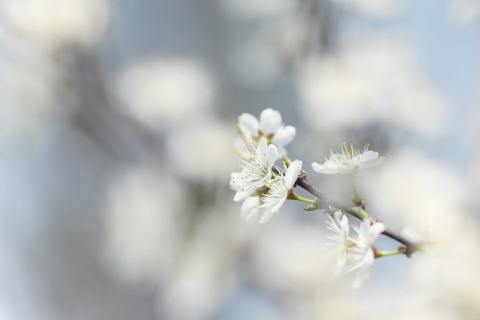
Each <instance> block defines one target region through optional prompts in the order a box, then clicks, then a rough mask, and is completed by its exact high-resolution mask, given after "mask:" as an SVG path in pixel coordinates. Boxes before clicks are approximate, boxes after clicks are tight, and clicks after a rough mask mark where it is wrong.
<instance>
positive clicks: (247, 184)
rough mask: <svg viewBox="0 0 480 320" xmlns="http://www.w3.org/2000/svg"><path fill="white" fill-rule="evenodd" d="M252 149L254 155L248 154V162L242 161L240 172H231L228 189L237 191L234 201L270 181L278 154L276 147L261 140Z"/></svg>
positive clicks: (243, 197)
mask: <svg viewBox="0 0 480 320" xmlns="http://www.w3.org/2000/svg"><path fill="white" fill-rule="evenodd" d="M254 149H255V154H250V155H251V159H250V161H245V160H242V163H243V166H242V167H243V170H242V172H233V173H232V175H231V179H230V187H231V188H232V189H234V190H235V191H237V193H236V194H235V197H234V199H233V200H234V201H241V200H244V199H246V198H247V197H248V196H250V195H251V194H253V193H254V192H255V190H256V189H257V188H259V187H262V186H264V185H265V184H266V182H267V181H268V180H270V179H271V176H272V166H273V164H274V163H275V160H276V159H277V154H278V151H277V147H275V146H274V145H273V144H270V145H268V144H267V141H266V140H265V139H261V140H260V143H259V145H258V146H257V147H256V148H255V147H254Z"/></svg>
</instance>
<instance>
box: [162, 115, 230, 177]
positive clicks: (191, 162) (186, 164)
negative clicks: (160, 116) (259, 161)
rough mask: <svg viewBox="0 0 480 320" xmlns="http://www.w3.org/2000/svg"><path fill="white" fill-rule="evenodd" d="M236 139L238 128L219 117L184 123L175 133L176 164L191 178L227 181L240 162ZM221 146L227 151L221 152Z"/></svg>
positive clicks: (182, 172) (172, 136) (172, 147)
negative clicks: (233, 144)
mask: <svg viewBox="0 0 480 320" xmlns="http://www.w3.org/2000/svg"><path fill="white" fill-rule="evenodd" d="M234 140H235V130H234V129H233V128H232V127H231V126H227V125H225V124H224V123H222V122H221V121H219V120H216V119H211V118H209V117H206V118H203V117H202V118H200V117H199V118H196V119H194V120H193V121H192V122H187V123H184V126H179V127H177V130H174V131H173V133H172V135H171V143H170V144H169V150H170V155H171V157H172V160H173V163H172V166H174V167H175V168H176V169H175V170H176V171H177V172H178V173H179V174H180V175H183V176H186V177H189V178H194V179H200V180H204V181H215V180H216V179H221V180H222V181H223V180H225V179H226V177H228V176H230V173H231V172H232V171H233V170H234V169H235V168H236V166H237V157H236V155H235V152H234V151H233V150H234V149H233V146H232V141H234ZM219 150H224V151H225V150H226V152H223V153H221V154H219ZM229 150H231V152H228V151H229Z"/></svg>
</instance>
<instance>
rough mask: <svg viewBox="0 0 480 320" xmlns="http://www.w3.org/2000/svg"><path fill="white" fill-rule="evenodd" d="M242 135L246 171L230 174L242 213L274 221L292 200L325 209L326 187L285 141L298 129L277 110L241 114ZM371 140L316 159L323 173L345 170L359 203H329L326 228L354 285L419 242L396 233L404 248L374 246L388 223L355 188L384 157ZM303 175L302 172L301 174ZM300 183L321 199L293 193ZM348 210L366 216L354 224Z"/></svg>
mask: <svg viewBox="0 0 480 320" xmlns="http://www.w3.org/2000/svg"><path fill="white" fill-rule="evenodd" d="M237 128H238V132H239V134H240V137H241V139H240V140H241V143H239V145H240V146H241V148H242V150H241V154H242V155H243V159H242V160H241V168H242V170H241V172H234V173H232V174H231V179H230V187H231V188H232V189H233V190H235V191H236V194H235V196H234V201H243V204H242V207H241V215H240V216H241V217H242V218H244V219H250V218H253V217H255V216H261V218H260V223H265V222H267V221H269V220H270V219H271V218H272V217H273V216H274V215H275V214H276V213H278V212H279V210H280V208H281V207H282V205H283V204H284V203H285V201H286V200H287V199H290V200H297V201H302V202H306V203H309V206H307V207H306V208H305V210H318V209H326V206H325V203H322V202H325V199H323V198H324V197H323V195H322V194H321V192H320V191H319V190H318V189H317V188H315V187H313V186H312V185H311V184H310V183H309V182H308V180H306V173H305V172H304V171H302V161H300V160H294V161H292V160H290V159H289V158H288V156H287V154H286V152H285V149H284V146H286V145H287V144H288V143H290V142H291V141H292V140H293V138H294V137H295V128H294V127H292V126H284V125H283V124H282V117H281V115H280V113H279V112H278V111H275V110H272V109H266V110H264V111H263V112H262V113H261V114H260V120H258V119H257V118H255V117H254V116H253V115H251V114H248V113H244V114H242V115H241V116H240V117H239V124H238V125H237ZM368 149H369V145H368V144H366V145H365V147H364V148H363V150H360V149H359V148H354V147H353V145H350V147H348V146H347V144H346V143H343V144H342V145H341V153H333V151H330V157H329V158H328V159H327V158H325V162H324V163H323V164H320V163H317V162H314V163H312V168H313V170H314V171H316V172H318V173H322V174H343V175H346V176H347V178H348V180H349V182H351V184H352V187H353V191H354V194H355V198H354V199H353V204H354V206H353V207H351V208H343V209H342V210H338V209H334V208H330V209H329V210H326V212H329V213H330V214H331V215H330V214H329V215H328V219H327V228H328V229H329V230H330V231H331V232H332V233H331V234H330V235H329V236H328V238H329V239H330V242H329V243H328V244H329V245H330V246H331V247H332V248H333V250H331V251H330V252H329V255H330V256H333V257H335V260H336V272H337V273H348V272H353V271H356V276H355V279H354V282H353V287H354V288H358V287H360V286H361V285H362V284H363V283H364V282H365V281H366V279H367V278H368V276H369V268H370V266H371V265H372V264H373V262H374V260H375V259H376V258H379V257H383V256H390V255H397V254H406V255H407V256H410V255H411V254H412V253H413V252H414V251H415V250H418V247H414V246H413V244H412V242H410V241H409V240H408V239H404V238H402V236H400V235H394V236H392V238H393V239H395V240H397V241H399V242H401V243H402V244H403V245H405V247H399V248H398V249H397V250H394V251H381V250H379V249H377V248H375V247H374V246H373V244H374V242H375V241H376V239H377V238H378V236H379V235H380V234H381V233H386V234H391V230H389V231H388V232H386V227H385V226H384V224H383V223H381V222H378V220H375V219H373V218H372V217H371V216H370V215H369V214H368V213H367V211H365V202H364V201H363V200H362V198H361V197H360V194H359V192H358V191H359V190H357V189H356V185H355V179H356V176H357V172H358V170H360V169H364V168H370V167H374V166H377V165H379V164H381V163H382V162H383V161H384V159H385V158H384V157H380V156H379V155H378V153H377V152H374V151H370V150H368ZM279 158H282V159H283V164H282V166H275V162H276V161H277V159H279ZM301 172H302V174H301V175H300V173H301ZM296 183H298V185H299V186H301V187H302V188H303V189H305V190H306V191H307V192H309V193H311V194H312V195H314V196H315V197H316V199H307V198H303V197H300V196H299V195H297V194H296V193H295V192H294V187H295V186H296ZM347 214H349V215H351V216H354V217H356V218H358V219H359V220H361V222H360V223H359V224H358V225H353V226H352V227H351V229H352V230H353V231H354V235H350V225H349V221H348V217H347Z"/></svg>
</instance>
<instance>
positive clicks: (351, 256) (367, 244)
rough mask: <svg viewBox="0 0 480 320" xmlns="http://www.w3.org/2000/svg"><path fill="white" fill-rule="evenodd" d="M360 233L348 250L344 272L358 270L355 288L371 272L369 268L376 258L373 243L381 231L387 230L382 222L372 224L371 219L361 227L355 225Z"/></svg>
mask: <svg viewBox="0 0 480 320" xmlns="http://www.w3.org/2000/svg"><path fill="white" fill-rule="evenodd" d="M353 229H354V230H355V232H356V233H357V234H358V238H356V239H354V243H355V245H354V246H353V247H352V248H349V249H348V251H347V261H346V266H345V270H344V272H353V271H357V274H356V276H355V280H354V281H353V288H359V287H360V286H361V285H363V284H364V283H365V281H366V280H367V279H368V276H369V274H370V272H369V268H370V266H371V265H372V264H373V261H374V260H375V254H374V252H373V248H372V245H373V243H374V242H375V240H376V239H377V238H378V236H379V235H380V233H382V232H383V231H385V226H384V225H383V223H381V222H376V223H373V224H371V222H370V220H369V219H366V220H364V221H363V222H362V223H361V224H360V228H357V227H353Z"/></svg>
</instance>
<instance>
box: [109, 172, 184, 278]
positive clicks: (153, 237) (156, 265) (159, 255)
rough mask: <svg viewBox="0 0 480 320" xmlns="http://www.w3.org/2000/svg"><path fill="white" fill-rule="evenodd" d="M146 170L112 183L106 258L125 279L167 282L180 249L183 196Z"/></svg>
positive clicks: (155, 173) (124, 176) (127, 174)
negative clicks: (180, 212) (180, 204)
mask: <svg viewBox="0 0 480 320" xmlns="http://www.w3.org/2000/svg"><path fill="white" fill-rule="evenodd" d="M165 186H166V184H165V179H163V178H162V176H161V175H160V174H158V173H157V172H155V171H153V170H150V169H147V168H137V169H135V168H134V169H131V170H129V171H127V172H125V173H122V174H121V175H120V176H119V177H117V178H116V179H115V180H113V181H112V182H111V185H110V188H109V190H108V194H107V195H106V200H105V207H104V225H105V245H104V249H105V254H106V257H107V258H108V260H107V261H106V264H107V265H108V267H109V268H111V269H113V270H114V271H117V272H118V274H119V276H120V277H121V278H122V279H127V280H129V281H142V282H145V283H146V284H156V283H159V282H161V281H162V280H167V278H166V277H167V275H168V274H169V272H171V268H172V267H173V263H174V261H175V256H176V254H177V250H179V247H178V244H179V239H180V238H179V237H181V233H180V232H179V231H180V230H181V229H180V226H181V223H182V219H181V216H179V214H178V212H177V210H178V203H179V201H178V200H179V199H180V197H181V195H179V194H176V195H175V196H174V195H173V194H172V190H171V189H170V190H169V189H167V188H166V187H165Z"/></svg>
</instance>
